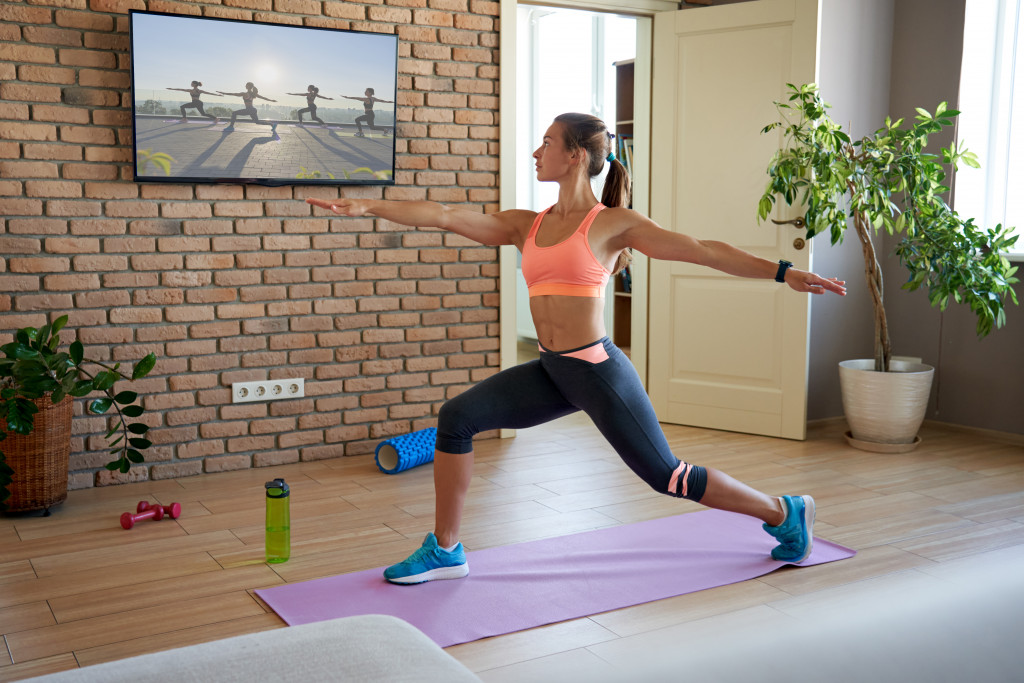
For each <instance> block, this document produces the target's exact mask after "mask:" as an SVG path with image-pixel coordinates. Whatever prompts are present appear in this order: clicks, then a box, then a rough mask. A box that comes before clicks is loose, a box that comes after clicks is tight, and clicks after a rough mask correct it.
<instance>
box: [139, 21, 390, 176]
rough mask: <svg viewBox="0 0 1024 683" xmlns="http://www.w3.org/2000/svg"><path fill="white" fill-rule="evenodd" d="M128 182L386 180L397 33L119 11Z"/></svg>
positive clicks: (388, 173) (388, 168) (388, 170)
mask: <svg viewBox="0 0 1024 683" xmlns="http://www.w3.org/2000/svg"><path fill="white" fill-rule="evenodd" d="M130 35H131V72H132V120H133V127H134V131H133V132H134V152H135V180H136V181H146V182H150V181H152V182H174V183H181V182H228V183H259V184H263V185H290V184H307V185H346V184H352V185H392V184H394V175H395V99H396V96H395V95H396V91H397V84H398V78H397V73H398V38H397V37H396V36H393V35H387V34H380V33H365V32H361V31H346V30H340V29H326V28H313V27H300V26H286V25H281V24H264V23H258V22H252V21H235V20H230V19H210V18H200V17H190V16H178V15H171V14H163V13H158V12H142V11H136V10H133V11H132V12H131V13H130Z"/></svg>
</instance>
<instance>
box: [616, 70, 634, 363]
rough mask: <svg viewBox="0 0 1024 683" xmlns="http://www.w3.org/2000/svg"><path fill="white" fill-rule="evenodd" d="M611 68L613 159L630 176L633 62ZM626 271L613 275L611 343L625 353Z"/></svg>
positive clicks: (629, 303)
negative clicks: (612, 86)
mask: <svg viewBox="0 0 1024 683" xmlns="http://www.w3.org/2000/svg"><path fill="white" fill-rule="evenodd" d="M614 66H615V142H616V145H615V156H616V157H617V158H618V159H619V161H620V162H622V165H623V166H625V167H626V170H627V171H629V174H630V176H632V175H633V74H634V60H632V59H626V60H623V61H621V62H614ZM631 290H632V286H631V279H630V272H629V268H627V269H626V270H625V271H623V272H622V273H619V274H618V275H616V276H615V284H614V286H613V288H612V291H613V292H614V296H615V301H614V303H613V314H612V315H613V321H614V322H613V326H612V341H613V342H615V345H616V346H618V347H619V348H621V349H623V350H624V351H626V352H627V353H628V352H629V347H630V346H631V344H632V324H631V321H632V317H633V298H632V297H633V295H632V291H631Z"/></svg>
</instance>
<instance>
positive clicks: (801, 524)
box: [764, 496, 814, 564]
mask: <svg viewBox="0 0 1024 683" xmlns="http://www.w3.org/2000/svg"><path fill="white" fill-rule="evenodd" d="M782 502H783V504H784V505H785V506H786V521H784V522H783V523H782V524H780V525H779V526H768V525H767V524H765V525H764V530H765V531H767V532H768V533H769V534H771V535H772V536H774V537H775V538H777V539H778V540H779V545H778V546H776V547H775V548H773V549H772V559H773V560H778V561H780V562H792V563H794V564H795V563H798V562H803V561H804V560H806V559H807V556H808V555H810V554H811V546H812V545H814V499H813V498H811V497H810V496H783V497H782Z"/></svg>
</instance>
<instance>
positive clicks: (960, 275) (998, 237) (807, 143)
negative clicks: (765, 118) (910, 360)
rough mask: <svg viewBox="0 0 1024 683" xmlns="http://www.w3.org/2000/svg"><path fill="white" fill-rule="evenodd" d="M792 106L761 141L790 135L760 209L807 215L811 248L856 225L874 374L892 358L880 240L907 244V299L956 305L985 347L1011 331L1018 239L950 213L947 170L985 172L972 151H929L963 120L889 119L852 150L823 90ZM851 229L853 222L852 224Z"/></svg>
mask: <svg viewBox="0 0 1024 683" xmlns="http://www.w3.org/2000/svg"><path fill="white" fill-rule="evenodd" d="M788 87H789V89H790V91H791V94H790V97H789V100H788V102H776V103H775V105H776V108H777V110H778V112H779V115H780V120H778V121H775V122H774V123H770V124H769V125H767V126H766V127H765V128H764V129H763V131H762V133H767V132H769V131H771V130H774V129H776V128H781V129H783V131H784V138H783V145H782V148H781V149H780V150H779V151H778V152H776V154H775V157H774V158H773V159H772V162H771V165H770V166H769V167H768V175H769V177H770V180H769V183H768V187H767V189H766V190H765V193H764V195H763V196H762V197H761V201H760V203H759V205H758V215H759V217H760V219H761V220H764V219H766V218H767V217H768V216H769V215H770V214H771V212H772V208H773V206H774V204H775V202H776V200H777V199H779V198H781V199H782V200H783V201H785V202H786V204H788V205H792V204H794V203H799V204H800V205H803V206H804V207H806V211H805V214H804V219H803V221H804V223H805V227H806V229H807V238H808V239H810V238H812V237H814V236H815V235H817V234H819V233H821V232H825V231H826V230H827V231H828V232H829V233H830V235H831V240H832V244H838V243H840V242H842V240H843V236H844V234H845V233H846V229H847V227H848V225H850V224H852V225H853V228H854V232H855V233H856V235H857V239H858V241H859V242H860V245H861V248H862V250H863V253H864V275H865V278H866V280H867V285H868V290H869V292H870V295H871V302H872V306H873V310H874V324H875V344H874V346H875V349H874V357H875V370H876V371H878V372H888V371H889V359H890V357H891V355H892V347H891V342H890V340H889V328H888V324H887V322H886V317H885V306H884V300H883V291H882V270H881V267H880V266H879V261H878V255H877V253H876V251H875V246H874V243H873V242H872V235H873V234H877V233H878V232H879V231H881V230H885V231H886V232H887V233H889V234H890V235H892V234H899V235H901V236H902V239H901V240H900V242H899V244H898V245H897V246H896V249H895V253H896V254H897V255H898V256H899V259H900V262H901V263H902V264H903V266H904V267H905V268H906V269H907V271H908V272H909V278H908V280H907V282H906V283H904V284H903V289H908V290H914V289H917V288H918V287H921V286H924V287H926V288H927V290H928V299H929V301H930V302H931V304H932V306H938V307H939V309H940V310H945V309H946V306H947V305H948V303H949V300H950V299H951V298H952V299H953V301H955V302H956V303H963V304H967V305H968V306H970V308H971V310H972V311H974V313H975V314H976V315H977V318H978V324H977V332H978V336H979V337H984V336H986V335H987V334H988V333H989V332H991V331H992V329H993V327H995V328H999V327H1002V326H1003V324H1005V322H1006V314H1005V311H1004V307H1003V305H1004V302H1005V300H1006V299H1007V298H1009V299H1010V300H1012V301H1013V302H1014V303H1015V304H1016V303H1017V296H1016V294H1015V293H1014V291H1013V287H1012V285H1013V284H1014V283H1015V282H1017V279H1016V278H1015V277H1014V276H1013V275H1014V273H1015V272H1016V270H1017V268H1016V267H1014V266H1012V265H1011V264H1010V262H1009V260H1008V259H1007V258H1006V257H1005V256H1004V255H1003V254H1004V253H1005V252H1006V251H1007V250H1008V249H1010V248H1011V247H1012V246H1013V244H1014V243H1015V242H1016V241H1017V236H1015V235H1013V234H1012V233H1013V229H1012V228H1009V227H1003V226H1002V225H997V226H995V227H994V228H989V229H985V228H983V227H982V226H978V225H975V223H974V219H973V218H966V219H965V218H963V217H962V216H960V215H959V214H958V213H957V212H956V211H954V210H953V209H951V208H950V207H949V204H948V203H947V202H946V200H945V198H944V197H945V196H946V195H947V194H948V192H949V188H948V187H947V186H946V185H944V182H945V179H946V171H945V168H944V164H948V165H950V167H951V168H952V169H953V170H956V168H957V165H958V163H959V162H961V161H962V162H963V163H965V164H967V165H968V166H972V167H975V168H977V167H978V160H977V157H976V156H975V155H974V154H973V153H971V152H969V151H967V149H966V148H965V147H964V146H963V144H959V145H957V144H954V145H953V146H952V147H950V148H943V149H942V150H941V155H939V154H934V153H931V152H928V151H927V146H928V138H929V136H930V135H933V134H935V133H937V132H939V131H941V130H942V129H943V128H944V127H947V126H951V125H952V124H953V122H954V119H955V118H956V116H957V115H958V114H959V113H960V112H958V111H955V110H953V109H949V108H947V106H946V103H945V102H943V103H941V104H940V105H939V106H938V107H937V108H936V110H935V113H934V114H931V113H929V112H928V111H926V110H924V109H917V116H916V117H915V120H916V123H914V124H913V125H908V126H904V125H903V122H904V120H903V119H898V120H896V121H893V120H892V119H891V118H889V117H886V119H885V125H884V126H883V127H882V128H879V129H878V130H877V131H875V133H874V134H873V135H868V136H865V137H864V138H862V139H860V140H852V139H851V138H850V136H849V135H848V134H847V133H846V132H844V131H843V129H842V126H840V125H838V124H837V123H836V122H835V121H833V120H832V119H831V118H830V117H829V115H828V112H827V110H828V108H829V105H828V104H827V103H825V102H823V101H822V99H821V96H820V93H819V91H818V87H817V85H815V84H813V83H812V84H807V85H801V86H795V85H792V84H790V85H789V86H788ZM848 219H849V220H848Z"/></svg>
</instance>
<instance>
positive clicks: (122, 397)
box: [114, 391, 139, 406]
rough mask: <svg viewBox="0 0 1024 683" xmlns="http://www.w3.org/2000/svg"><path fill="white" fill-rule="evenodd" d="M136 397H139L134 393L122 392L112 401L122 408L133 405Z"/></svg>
mask: <svg viewBox="0 0 1024 683" xmlns="http://www.w3.org/2000/svg"><path fill="white" fill-rule="evenodd" d="M138 397H139V395H138V394H137V393H135V392H134V391H122V392H121V393H119V394H117V395H116V396H114V400H115V401H117V402H118V403H120V404H121V405H123V406H124V405H128V404H129V403H135V399H137V398H138Z"/></svg>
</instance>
